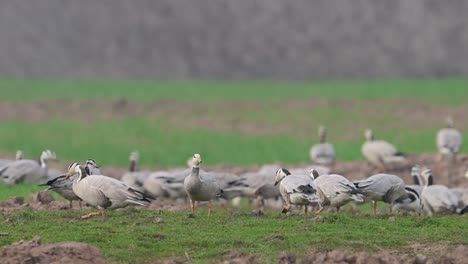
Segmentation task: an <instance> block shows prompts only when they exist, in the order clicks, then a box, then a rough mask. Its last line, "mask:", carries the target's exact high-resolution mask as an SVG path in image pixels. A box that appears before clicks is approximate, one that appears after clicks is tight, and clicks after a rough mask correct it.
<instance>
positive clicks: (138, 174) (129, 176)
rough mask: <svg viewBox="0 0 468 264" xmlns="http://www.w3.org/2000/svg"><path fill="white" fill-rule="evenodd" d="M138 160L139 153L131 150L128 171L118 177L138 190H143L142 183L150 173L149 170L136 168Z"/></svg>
mask: <svg viewBox="0 0 468 264" xmlns="http://www.w3.org/2000/svg"><path fill="white" fill-rule="evenodd" d="M139 160H140V153H139V152H138V151H133V152H132V153H130V167H129V169H128V172H127V173H125V174H124V175H123V176H122V178H121V179H120V180H121V181H122V182H123V183H125V184H126V185H127V186H129V187H131V188H133V189H135V190H138V191H140V192H143V191H144V188H143V184H144V183H145V181H146V179H148V176H149V175H150V174H151V172H150V171H139V170H138V161H139Z"/></svg>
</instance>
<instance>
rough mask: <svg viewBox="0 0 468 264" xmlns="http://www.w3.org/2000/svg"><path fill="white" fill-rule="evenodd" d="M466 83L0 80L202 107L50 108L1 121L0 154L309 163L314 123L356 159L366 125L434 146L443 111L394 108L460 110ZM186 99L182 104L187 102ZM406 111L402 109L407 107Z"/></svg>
mask: <svg viewBox="0 0 468 264" xmlns="http://www.w3.org/2000/svg"><path fill="white" fill-rule="evenodd" d="M466 87H468V80H459V79H446V80H388V81H383V80H374V81H315V82H260V81H240V82H221V81H190V82H189V81H129V80H122V81H117V80H116V81H104V80H94V81H87V80H79V81H71V80H0V95H1V96H0V101H21V102H22V103H27V102H28V101H35V100H43V102H45V103H47V102H54V101H48V100H50V99H52V98H63V99H68V100H88V101H91V102H95V103H96V104H99V102H102V100H104V101H106V100H111V99H113V98H126V99H129V100H132V101H138V102H146V103H148V104H151V102H156V103H157V101H158V100H167V99H171V100H174V102H173V103H172V104H174V105H175V104H177V107H179V108H182V109H191V108H190V107H191V106H193V105H195V104H199V105H202V107H197V108H195V109H196V111H195V112H193V113H192V112H190V110H185V111H180V112H179V111H171V108H167V109H165V111H167V113H166V112H163V113H164V115H163V114H160V115H156V116H155V115H154V113H153V114H151V113H148V114H145V113H143V114H142V115H140V116H138V117H137V118H134V117H131V116H125V115H124V116H123V117H122V116H119V117H118V118H117V117H116V118H112V117H111V118H108V117H107V116H105V117H99V111H101V110H103V109H100V108H99V107H96V108H93V109H82V111H83V113H82V114H81V118H78V117H75V116H74V115H70V114H68V115H66V116H64V115H60V109H61V106H57V105H55V106H54V107H53V108H52V109H53V110H52V112H51V113H50V117H44V118H43V119H41V120H39V121H31V120H20V119H15V118H12V119H3V120H0V138H1V139H2V140H0V152H3V153H14V152H15V151H16V150H17V149H22V150H24V151H25V153H26V156H27V157H28V158H29V157H36V156H38V155H39V154H40V152H41V151H42V150H44V149H52V150H54V151H55V152H57V154H58V156H59V158H60V159H62V160H67V161H72V160H78V161H82V160H84V159H88V158H94V159H96V160H98V162H99V163H101V164H103V165H114V166H126V164H127V162H128V154H129V152H130V151H132V150H134V149H138V150H139V151H140V152H141V154H142V155H141V157H142V164H143V165H145V166H156V165H157V166H164V167H166V166H176V165H177V166H181V165H185V161H186V158H187V157H189V156H191V155H192V154H193V153H195V152H200V153H201V154H202V155H203V156H204V159H205V161H206V162H207V164H212V165H213V164H220V163H228V164H235V165H253V164H263V163H270V162H275V161H280V162H283V163H289V164H291V163H304V162H307V161H308V160H309V155H308V152H309V148H310V146H311V145H312V144H314V143H316V142H317V136H316V130H317V126H318V125H319V124H324V125H326V126H327V127H328V128H329V136H328V139H329V141H330V142H332V143H333V144H335V148H336V152H337V158H338V160H357V159H362V158H363V157H362V155H361V152H360V148H361V144H362V142H363V136H362V132H363V130H364V129H365V128H367V127H372V128H374V129H375V132H376V137H377V138H379V139H380V138H382V139H385V140H387V141H390V142H391V143H393V144H395V145H396V146H397V147H398V148H399V149H401V150H402V151H403V152H406V153H421V152H435V151H436V148H435V142H434V141H435V134H436V132H437V130H438V129H439V128H440V127H442V126H443V117H435V118H434V117H431V116H424V115H421V114H420V116H412V113H411V112H404V111H401V108H402V107H407V106H411V105H413V104H419V105H420V108H418V109H424V107H426V108H432V112H436V111H439V112H440V113H443V114H442V116H445V115H448V114H450V113H451V112H460V108H461V109H465V108H466V102H467V99H468V89H466ZM314 99H318V101H314ZM99 100H101V101H99ZM200 100H201V101H200ZM220 100H222V101H228V102H230V103H231V104H232V105H234V106H235V105H236V104H235V103H236V102H237V103H239V104H241V103H245V101H250V103H248V104H247V105H248V106H249V107H250V108H249V107H247V108H243V107H242V105H240V107H239V108H235V107H224V108H223V107H220V104H219V102H220ZM320 100H322V101H320ZM323 100H324V101H323ZM148 101H150V102H148ZM197 101H200V102H197ZM252 101H254V102H252ZM138 102H137V103H138ZM166 103H167V102H166ZM217 103H218V104H217ZM55 104H57V103H56V102H55ZM185 104H190V105H187V107H186V105H185ZM288 104H289V105H288ZM221 105H223V104H221ZM256 106H258V109H257V108H256ZM64 107H65V106H64ZM434 108H435V109H434ZM168 109H169V110H168ZM404 109H405V108H404ZM412 110H414V109H412V108H408V110H406V111H412ZM107 111H113V110H112V109H111V110H107ZM154 111H156V112H157V111H159V109H157V110H154ZM96 112H98V113H96ZM77 114H78V113H77ZM83 116H85V117H89V118H83ZM95 116H97V117H95ZM431 118H432V119H431ZM83 119H85V120H83ZM459 119H460V118H459ZM186 120H191V121H193V120H196V121H198V120H204V121H205V122H206V120H213V121H212V122H214V123H222V125H221V126H219V127H215V128H206V127H205V125H203V124H202V125H199V126H198V127H196V126H195V127H194V126H193V123H189V124H185V123H187V122H185V121H186ZM456 121H458V122H457V123H456V124H457V125H458V126H459V127H460V126H461V127H460V128H461V130H462V132H464V137H465V138H467V137H468V127H467V125H466V124H465V123H463V122H462V120H456ZM242 126H245V127H254V128H255V127H259V128H260V129H258V131H256V132H253V133H249V132H245V131H243V130H242ZM462 153H466V148H462Z"/></svg>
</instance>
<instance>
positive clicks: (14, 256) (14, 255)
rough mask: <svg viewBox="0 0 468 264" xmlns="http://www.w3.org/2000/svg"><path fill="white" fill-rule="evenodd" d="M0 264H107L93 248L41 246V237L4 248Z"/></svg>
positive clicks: (75, 245)
mask: <svg viewBox="0 0 468 264" xmlns="http://www.w3.org/2000/svg"><path fill="white" fill-rule="evenodd" d="M0 263H5V264H10V263H77V264H85V263H106V260H105V258H104V255H103V254H102V252H101V251H100V250H99V249H98V248H96V247H93V246H90V245H87V244H84V243H77V242H60V243H50V244H46V245H41V239H40V237H35V238H34V239H32V240H31V241H27V242H25V241H23V240H21V241H19V242H16V243H13V244H11V245H9V246H5V247H3V249H2V251H1V255H0Z"/></svg>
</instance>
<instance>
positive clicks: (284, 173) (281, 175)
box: [275, 168, 291, 186]
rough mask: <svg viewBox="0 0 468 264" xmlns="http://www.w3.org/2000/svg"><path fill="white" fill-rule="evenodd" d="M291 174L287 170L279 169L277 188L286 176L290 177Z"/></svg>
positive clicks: (276, 178)
mask: <svg viewBox="0 0 468 264" xmlns="http://www.w3.org/2000/svg"><path fill="white" fill-rule="evenodd" d="M290 174H291V172H289V171H288V170H287V169H283V168H281V169H279V170H277V171H276V175H275V186H276V185H278V184H279V183H280V182H281V181H282V180H283V179H284V178H286V176H288V175H290Z"/></svg>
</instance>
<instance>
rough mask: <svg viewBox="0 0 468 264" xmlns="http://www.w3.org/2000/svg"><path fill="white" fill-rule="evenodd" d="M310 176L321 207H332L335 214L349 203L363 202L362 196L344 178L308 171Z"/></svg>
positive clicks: (313, 170)
mask: <svg viewBox="0 0 468 264" xmlns="http://www.w3.org/2000/svg"><path fill="white" fill-rule="evenodd" d="M310 176H311V177H312V178H313V179H314V183H315V185H316V186H317V193H318V195H319V197H320V201H321V205H322V208H320V210H319V211H318V213H320V211H321V210H322V209H323V206H327V205H329V206H332V207H335V208H336V212H337V213H339V212H340V207H341V206H343V205H345V204H347V203H348V202H350V201H356V202H363V201H364V195H362V193H361V192H360V191H359V190H358V189H357V188H356V187H355V186H354V184H353V183H352V182H351V181H349V180H348V179H346V178H345V177H343V176H341V175H338V174H329V175H321V176H319V173H318V172H317V171H316V170H315V169H311V170H310Z"/></svg>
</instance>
